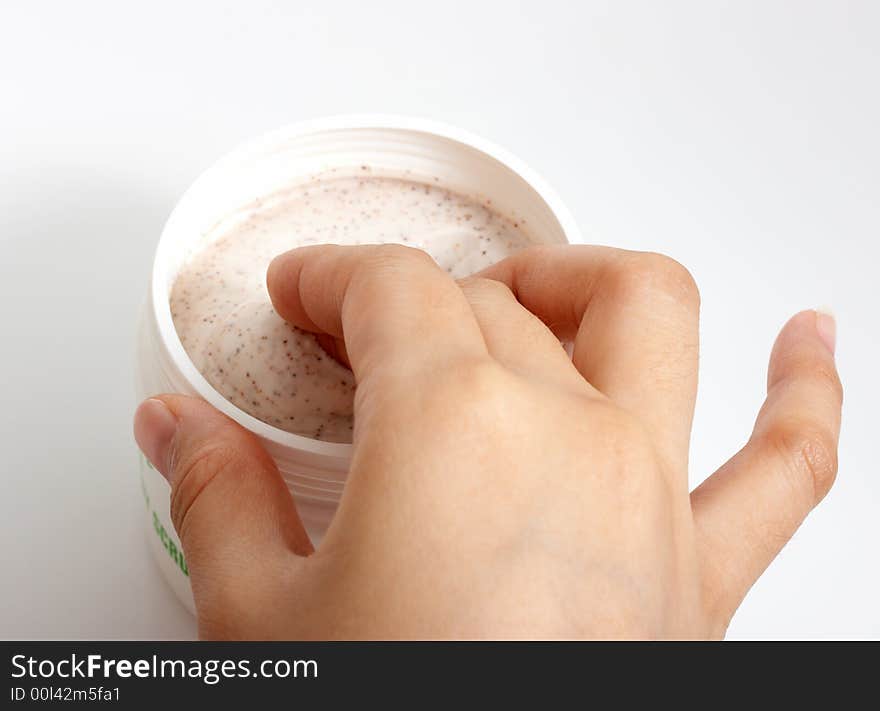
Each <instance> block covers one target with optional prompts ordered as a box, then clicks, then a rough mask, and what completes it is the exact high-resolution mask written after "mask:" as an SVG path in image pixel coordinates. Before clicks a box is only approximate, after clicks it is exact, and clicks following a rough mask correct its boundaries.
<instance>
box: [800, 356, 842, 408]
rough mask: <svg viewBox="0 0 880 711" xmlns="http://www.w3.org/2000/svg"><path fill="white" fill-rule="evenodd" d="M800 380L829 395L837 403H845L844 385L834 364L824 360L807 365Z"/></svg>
mask: <svg viewBox="0 0 880 711" xmlns="http://www.w3.org/2000/svg"><path fill="white" fill-rule="evenodd" d="M800 379H801V381H802V382H806V383H807V384H809V385H812V386H813V387H814V388H815V389H817V390H819V391H824V392H826V393H828V394H829V395H830V396H831V398H832V399H833V400H834V401H835V402H842V401H843V383H841V381H840V375H839V374H838V373H837V369H836V368H835V367H834V365H833V363H832V362H827V361H825V360H822V361H820V362H812V363H809V364H806V365H805V366H804V367H803V368H802V371H801V376H800Z"/></svg>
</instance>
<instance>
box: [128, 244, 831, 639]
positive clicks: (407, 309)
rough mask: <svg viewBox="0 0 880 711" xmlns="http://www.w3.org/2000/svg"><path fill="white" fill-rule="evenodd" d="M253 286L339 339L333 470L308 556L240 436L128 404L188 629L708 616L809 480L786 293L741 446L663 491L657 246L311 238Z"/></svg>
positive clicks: (372, 631) (812, 405)
mask: <svg viewBox="0 0 880 711" xmlns="http://www.w3.org/2000/svg"><path fill="white" fill-rule="evenodd" d="M268 285H269V290H270V294H271V296H272V300H273V303H274V305H275V308H276V310H277V311H278V313H279V314H281V316H283V317H284V318H285V319H287V320H288V321H289V322H290V323H292V324H294V325H295V326H298V327H299V328H302V329H305V330H307V331H311V332H313V333H317V334H324V337H325V338H326V337H328V336H329V337H332V338H335V339H338V341H339V343H340V345H342V344H343V343H344V347H345V348H344V352H345V353H346V354H347V355H346V357H347V359H348V360H349V361H350V363H351V367H352V369H353V371H354V374H355V377H356V379H357V382H358V389H357V394H356V402H355V429H354V447H353V459H352V464H351V470H350V474H349V477H348V481H347V483H346V487H345V491H344V494H343V497H342V501H341V504H340V507H339V511H338V513H337V515H336V517H335V518H334V520H333V523H332V525H331V526H330V528H329V530H328V531H327V534H326V537H325V539H324V541H323V543H322V544H321V546H320V548H319V549H318V550H317V551H313V549H312V546H311V544H310V542H309V540H308V537H307V535H306V533H305V531H304V529H303V526H302V524H301V522H300V520H299V518H298V516H297V513H296V508H295V505H294V502H293V500H292V499H291V497H290V496H289V494H288V491H287V489H286V487H285V485H284V483H283V482H282V479H281V477H280V475H279V473H278V471H277V469H276V467H275V465H274V464H273V462H272V460H271V459H270V458H269V456H268V455H267V454H266V453H265V452H264V451H263V450H262V448H261V447H260V445H259V444H258V442H257V440H256V438H255V437H254V436H252V435H251V434H249V433H248V432H246V431H245V430H243V429H242V428H241V427H239V426H238V425H236V424H235V423H234V422H232V421H231V420H229V419H228V418H226V417H225V416H223V415H221V414H220V413H218V412H216V411H215V410H213V409H212V408H210V407H209V406H207V405H206V404H205V403H203V402H201V401H198V400H195V399H191V398H187V397H183V396H179V395H163V396H161V397H159V398H156V399H150V400H147V401H146V402H145V403H144V404H142V405H141V407H140V408H139V410H138V412H137V415H136V420H135V434H136V437H137V440H138V443H139V444H140V446H141V448H142V450H143V451H144V453H145V454H146V455H147V456H148V458H149V459H150V461H151V462H152V463H153V464H154V465H155V466H156V467H157V468H158V469H159V470H160V471H162V472H163V473H164V474H165V476H166V477H167V478H168V480H169V481H170V483H171V487H172V498H171V513H172V518H173V521H174V523H175V527H176V529H177V532H178V534H179V536H180V539H181V541H182V544H183V547H184V551H185V554H186V558H187V561H188V566H189V570H190V575H191V580H192V585H193V592H194V595H195V600H196V607H197V611H198V619H199V630H200V634H201V635H202V636H203V637H210V638H217V637H220V638H276V637H280V638H319V639H333V638H414V637H415V638H510V637H515V638H525V637H539V638H561V637H564V638H570V637H590V638H608V637H612V638H621V637H627V638H662V637H667V638H668V637H674V638H706V637H709V638H713V637H716V638H717V637H721V636H723V635H724V632H725V630H726V628H727V625H728V623H729V621H730V618H731V616H732V614H733V613H734V611H735V610H736V608H737V607H738V605H739V604H740V602H741V601H742V599H743V597H744V595H745V594H746V592H747V591H748V589H749V588H750V587H751V585H752V584H753V583H754V581H755V580H756V579H757V578H758V576H759V575H760V574H761V573H762V572H763V570H764V569H765V568H766V567H767V565H768V564H769V563H770V561H771V560H772V559H773V558H774V557H775V556H776V554H777V553H778V552H779V550H780V548H781V547H782V546H783V545H784V543H785V542H786V541H787V540H788V539H789V538H790V537H791V535H792V534H793V533H794V531H795V529H796V528H797V527H798V525H799V524H800V523H801V521H802V520H803V519H804V517H805V516H806V515H807V513H808V512H809V511H810V510H811V509H812V508H813V507H814V506H815V505H816V504H817V503H818V502H819V500H821V499H822V497H823V496H824V495H825V494H826V492H827V491H828V489H829V487H830V486H831V483H832V481H833V479H834V476H835V473H836V468H837V462H836V449H837V438H838V432H839V426H840V406H841V386H840V381H839V380H838V377H837V372H836V369H835V365H834V357H833V348H834V322H833V320H832V319H831V317H829V316H827V315H824V314H820V313H817V312H814V311H804V312H802V313H799V314H798V315H796V316H795V317H793V318H792V319H791V320H790V321H789V322H788V324H786V326H785V328H784V329H783V330H782V332H781V334H780V335H779V338H778V340H777V342H776V345H775V347H774V349H773V353H772V355H771V359H770V370H769V378H768V395H767V400H766V403H765V404H764V407H763V408H762V409H761V412H760V413H759V415H758V419H757V424H756V425H755V429H754V432H753V434H752V436H751V438H750V439H749V441H748V443H747V444H746V446H745V447H744V448H743V449H742V450H741V451H740V452H739V453H738V454H737V455H735V456H734V457H733V458H732V459H731V460H730V461H729V462H727V463H726V464H725V465H724V466H723V467H722V468H721V469H720V470H719V471H718V472H716V473H715V474H714V475H713V476H712V477H710V478H709V479H708V480H707V481H706V482H705V483H704V484H703V485H702V486H700V487H699V488H698V489H697V490H696V491H694V492H693V493H691V494H689V493H688V484H687V481H688V479H687V462H688V447H689V439H690V430H691V420H692V416H693V409H694V399H695V396H696V388H697V360H698V314H699V297H698V293H697V289H696V287H695V285H694V282H693V280H692V279H691V277H690V275H689V274H688V273H687V271H686V270H685V269H684V268H683V267H681V266H680V265H679V264H677V263H676V262H674V261H672V260H670V259H668V258H665V257H661V256H658V255H652V254H640V253H634V252H624V251H619V250H613V249H605V248H598V247H586V246H573V247H559V248H556V247H553V248H545V247H541V248H534V249H530V250H527V251H525V252H522V253H519V254H517V255H515V256H513V257H511V258H509V259H507V260H505V261H503V262H501V263H499V264H497V265H495V266H493V267H491V268H489V269H487V270H486V271H484V272H483V273H481V274H480V275H478V276H476V277H473V278H470V279H466V280H464V281H461V282H458V283H456V282H455V281H453V280H452V279H451V278H450V277H449V276H448V275H447V274H446V273H445V272H443V271H442V270H441V269H440V268H439V267H437V265H436V264H435V263H434V262H433V261H432V260H431V259H430V258H429V257H428V256H427V255H425V254H424V253H422V252H418V251H416V250H411V249H407V248H403V247H397V246H375V247H337V246H319V247H308V248H302V249H297V250H294V251H292V252H288V253H287V254H284V255H282V256H281V257H279V258H277V259H276V260H275V261H274V262H273V263H272V265H271V267H270V269H269V274H268ZM560 340H564V341H570V342H573V344H574V351H573V358H569V357H568V355H567V354H566V352H565V350H564V349H563V347H562V346H561V345H560Z"/></svg>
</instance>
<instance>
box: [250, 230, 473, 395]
mask: <svg viewBox="0 0 880 711" xmlns="http://www.w3.org/2000/svg"><path fill="white" fill-rule="evenodd" d="M266 284H267V286H268V289H269V296H270V297H271V299H272V304H273V306H274V307H275V310H276V311H277V312H278V314H279V315H280V316H281V317H282V318H283V319H285V320H286V321H288V322H289V323H291V324H292V325H294V326H296V327H298V328H301V329H303V330H305V331H310V332H312V333H318V334H321V333H326V334H329V335H331V336H334V337H336V338H343V339H344V341H345V347H346V350H347V352H348V357H349V360H350V361H351V367H352V370H353V371H354V374H355V378H356V379H357V380H358V382H360V381H362V379H363V377H364V376H365V375H366V374H367V373H369V372H371V371H372V370H375V369H377V368H379V367H386V366H387V367H390V368H391V369H392V370H394V371H396V372H406V371H412V370H413V369H422V368H436V367H437V366H438V365H441V364H443V363H448V362H449V361H451V360H457V359H466V358H481V357H482V358H485V357H487V356H488V351H487V350H486V344H485V342H484V340H483V337H482V334H481V332H480V328H479V325H478V324H477V321H476V318H475V317H474V314H473V312H472V311H471V308H470V306H469V305H468V302H467V299H466V298H465V296H464V294H463V293H462V291H461V289H459V288H458V285H457V284H456V283H455V281H454V280H453V279H452V277H450V276H449V275H448V274H447V273H446V272H445V271H443V270H442V269H441V268H440V267H439V266H438V265H437V263H436V262H434V260H433V259H431V257H429V256H428V255H427V254H426V253H425V252H423V251H421V250H418V249H413V248H411V247H403V246H400V245H366V246H356V247H342V246H338V245H317V246H310V247H301V248H299V249H294V250H292V251H290V252H286V253H285V254H282V255H280V256H278V257H276V258H275V259H274V260H273V261H272V263H271V264H270V265H269V269H268V272H267V274H266Z"/></svg>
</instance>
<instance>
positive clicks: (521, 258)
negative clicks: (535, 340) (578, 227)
mask: <svg viewBox="0 0 880 711" xmlns="http://www.w3.org/2000/svg"><path fill="white" fill-rule="evenodd" d="M478 276H481V277H484V278H489V279H497V280H499V281H501V282H503V283H505V284H507V286H509V287H510V289H511V290H512V291H513V293H514V294H515V296H516V298H517V299H518V300H519V302H520V303H522V304H523V305H524V306H525V307H526V308H527V309H528V310H529V311H531V312H532V313H534V314H535V315H537V316H538V317H539V318H540V319H541V320H542V321H543V322H544V323H546V324H547V325H548V326H549V327H550V328H551V329H552V330H553V331H554V333H556V334H557V335H558V336H559V337H560V338H566V339H573V340H574V353H573V361H574V364H575V366H576V367H577V369H578V370H579V371H580V372H581V373H582V374H583V376H584V377H585V378H586V379H587V380H588V381H589V382H590V383H591V384H592V385H593V386H594V387H596V388H597V389H598V390H600V391H601V392H603V393H604V394H605V395H607V396H608V397H609V398H611V399H612V400H614V401H615V402H616V403H617V404H619V405H621V406H622V407H624V408H625V409H628V410H631V411H632V412H635V413H636V414H638V415H639V416H640V419H642V421H643V422H645V423H646V424H647V425H648V426H649V427H650V428H651V429H652V430H653V431H654V432H655V433H656V435H657V437H656V441H657V442H658V443H659V446H660V447H661V448H662V449H663V450H664V452H665V454H666V455H667V461H671V462H672V463H673V464H674V465H675V468H676V469H678V470H680V471H683V472H684V471H686V465H687V450H688V443H689V440H690V430H691V422H692V419H693V409H694V402H695V399H696V389H697V365H698V363H697V361H698V352H699V332H698V330H699V294H698V292H697V289H696V286H695V285H694V282H693V279H692V278H691V277H690V275H689V274H688V272H687V270H685V269H684V267H682V266H681V265H680V264H678V263H677V262H675V261H673V260H671V259H669V258H667V257H663V256H660V255H656V254H648V253H639V252H626V251H623V250H616V249H610V248H605V247H592V246H568V247H540V248H534V249H529V250H525V251H523V252H520V253H518V254H515V255H513V256H512V257H509V258H508V259H505V260H504V261H502V262H500V263H498V264H496V265H494V266H492V267H489V268H488V269H486V270H484V271H482V272H480V273H479V274H478ZM682 483H683V484H684V481H682Z"/></svg>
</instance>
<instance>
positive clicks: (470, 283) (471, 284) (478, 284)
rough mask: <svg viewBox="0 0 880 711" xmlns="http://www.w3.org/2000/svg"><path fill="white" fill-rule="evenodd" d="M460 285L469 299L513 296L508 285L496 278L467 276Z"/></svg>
mask: <svg viewBox="0 0 880 711" xmlns="http://www.w3.org/2000/svg"><path fill="white" fill-rule="evenodd" d="M458 284H459V287H460V288H461V290H462V291H463V292H464V293H465V295H466V296H467V297H468V299H469V300H475V299H477V300H483V299H486V300H493V301H494V300H496V299H501V298H509V297H512V296H513V293H512V292H511V291H510V289H509V288H508V286H507V285H506V284H504V283H502V282H500V281H496V280H495V279H483V278H482V277H467V278H466V279H461V280H460V281H459V283H458Z"/></svg>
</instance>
